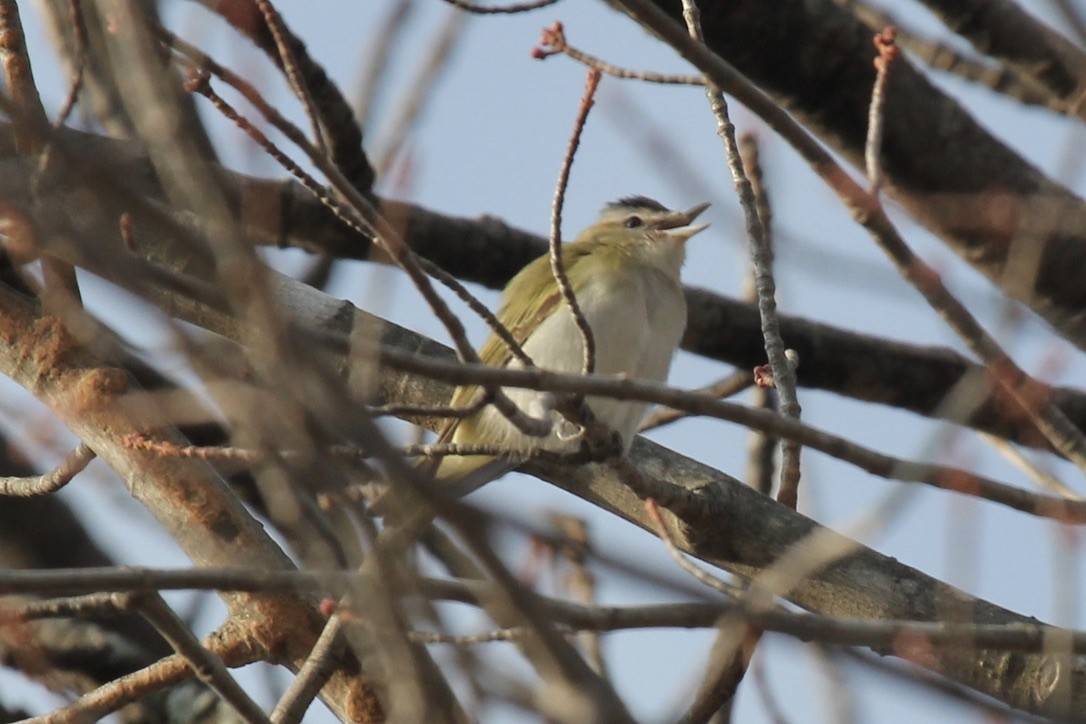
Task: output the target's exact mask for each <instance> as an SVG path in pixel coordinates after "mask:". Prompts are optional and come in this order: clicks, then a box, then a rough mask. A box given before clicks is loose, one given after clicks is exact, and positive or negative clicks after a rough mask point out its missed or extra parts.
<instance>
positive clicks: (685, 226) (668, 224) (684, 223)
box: [655, 203, 709, 242]
mask: <svg viewBox="0 0 1086 724" xmlns="http://www.w3.org/2000/svg"><path fill="white" fill-rule="evenodd" d="M707 208H709V204H708V203H705V204H698V205H697V206H694V207H692V208H689V209H687V210H686V211H672V212H671V213H670V214H668V215H667V216H665V217H663V218H662V219H658V220H657V221H656V223H655V226H656V228H658V229H660V230H661V231H665V232H667V235H668V236H669V237H671V238H672V239H675V240H676V241H680V242H685V241H686V240H687V239H689V238H690V237H691V236H693V235H694V234H697V233H698V232H699V231H704V230H705V229H706V228H708V226H709V225H708V224H698V225H697V226H691V225H690V222H692V221H693V220H694V219H696V218H698V216H700V215H701V212H703V211H705V210H706V209H707Z"/></svg>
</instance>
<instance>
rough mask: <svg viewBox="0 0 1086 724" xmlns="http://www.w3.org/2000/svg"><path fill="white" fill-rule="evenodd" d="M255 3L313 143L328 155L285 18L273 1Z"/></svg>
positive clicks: (256, 0) (257, 0)
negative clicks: (299, 105)
mask: <svg viewBox="0 0 1086 724" xmlns="http://www.w3.org/2000/svg"><path fill="white" fill-rule="evenodd" d="M255 2H256V6H257V8H259V10H260V12H261V14H263V16H264V23H265V24H266V25H267V26H268V31H269V32H270V33H271V36H272V38H273V39H274V41H275V47H276V49H277V50H278V51H279V60H280V62H281V63H282V64H283V70H284V72H285V73H286V75H287V82H288V83H289V84H290V87H291V90H293V91H294V94H295V95H296V96H297V97H298V100H300V101H301V102H302V109H303V110H304V111H305V115H306V117H307V118H309V123H310V126H311V128H312V130H313V142H314V143H315V144H316V146H317V148H318V149H320V151H321V153H322V154H327V153H328V144H327V143H326V142H325V140H324V131H323V130H322V129H321V122H320V114H319V113H318V112H317V109H316V106H315V104H314V103H313V96H312V95H310V93H309V84H307V83H306V82H305V78H304V77H303V76H302V72H301V70H300V69H299V68H298V61H297V59H296V58H295V57H294V53H293V51H292V50H291V49H290V44H289V43H288V42H287V32H286V26H285V25H284V24H283V17H282V16H281V15H280V14H279V11H278V10H276V9H275V7H274V6H273V5H272V4H271V0H255Z"/></svg>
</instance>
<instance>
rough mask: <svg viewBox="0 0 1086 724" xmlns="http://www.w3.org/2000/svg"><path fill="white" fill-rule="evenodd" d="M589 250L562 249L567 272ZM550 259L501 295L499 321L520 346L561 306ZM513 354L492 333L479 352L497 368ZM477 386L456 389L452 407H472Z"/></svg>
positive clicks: (523, 272)
mask: <svg viewBox="0 0 1086 724" xmlns="http://www.w3.org/2000/svg"><path fill="white" fill-rule="evenodd" d="M586 254H587V249H586V248H585V246H584V245H583V244H580V243H577V242H574V243H572V244H567V245H566V246H565V247H563V248H562V261H563V262H564V264H565V267H566V270H567V271H569V270H570V269H572V268H573V267H574V266H575V265H576V264H577V263H578V261H580V260H581V259H583V258H584V256H585V255H586ZM539 267H545V268H546V269H545V271H546V273H542V274H541V273H540V271H541V270H540V269H539ZM549 267H550V256H549V255H547V254H544V255H543V256H541V257H539V258H538V259H536V260H535V261H533V262H531V263H530V264H528V266H526V267H524V268H523V269H521V271H520V273H518V274H517V275H516V276H515V277H513V279H512V280H510V282H509V284H507V285H506V287H505V291H504V292H503V293H502V301H501V305H500V306H499V307H498V314H497V316H498V320H499V321H500V322H501V323H502V324H504V325H505V327H506V329H508V330H509V332H510V334H512V336H513V339H515V340H516V341H517V344H524V342H525V341H527V339H528V335H529V334H530V333H531V330H533V329H535V328H536V327H537V326H538V324H539V321H540V320H542V319H543V318H545V317H546V316H547V315H549V314H551V313H552V312H553V311H554V309H555V307H556V306H557V305H559V304H561V303H562V295H561V292H559V291H558V286H557V285H556V284H555V283H554V277H553V276H552V275H551V273H550V270H549ZM510 299H531V300H538V301H536V302H535V303H530V304H521V305H519V306H520V309H519V311H516V310H513V309H511V308H510V304H509V300H510ZM512 356H513V353H512V352H511V351H510V350H509V347H508V345H506V344H505V342H504V341H502V339H501V338H500V337H499V336H498V335H496V334H494V333H493V332H492V333H491V334H490V336H489V337H487V339H486V342H484V343H483V346H482V347H481V348H480V349H479V358H480V359H482V361H483V362H484V363H485V364H488V365H492V366H494V367H504V366H505V365H506V364H508V363H509V360H510V359H511V358H512ZM476 389H477V386H475V385H465V386H461V387H457V388H456V392H454V393H453V396H452V400H451V401H450V402H449V404H450V405H451V406H453V407H463V406H465V405H468V404H470V403H471V400H472V397H473V396H474V395H475V391H476ZM457 422H459V421H458V420H452V421H451V424H450V425H449V426H448V427H447V428H446V429H445V430H444V431H443V432H442V434H441V437H440V439H441V440H442V441H447V440H448V438H449V436H450V435H451V434H452V431H453V430H454V429H455V428H456V424H457Z"/></svg>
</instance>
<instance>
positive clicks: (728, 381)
mask: <svg viewBox="0 0 1086 724" xmlns="http://www.w3.org/2000/svg"><path fill="white" fill-rule="evenodd" d="M753 384H754V375H752V374H751V373H750V372H748V371H746V370H736V371H735V372H733V373H731V374H730V375H728V376H727V377H725V378H723V379H721V380H717V381H716V382H714V383H712V384H710V385H706V386H705V387H699V388H697V389H696V390H691V391H690V392H691V393H693V394H699V395H705V396H706V397H711V398H713V399H716V400H720V399H724V398H727V397H731V396H732V395H735V394H738V393H740V392H742V391H743V390H745V389H747V388H748V387H750V386H751V385H753ZM686 417H690V413H688V412H684V411H682V410H676V409H673V408H668V407H664V408H661V409H659V410H657V411H656V412H654V413H653V414H651V415H649V417H648V418H646V419H645V421H644V422H643V423H641V427H640V428H638V430H637V432H638V433H645V432H648V431H649V430H655V429H656V428H658V427H663V426H664V425H668V424H670V423H672V422H675V421H676V420H681V419H683V418H686Z"/></svg>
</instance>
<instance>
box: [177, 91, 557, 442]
mask: <svg viewBox="0 0 1086 724" xmlns="http://www.w3.org/2000/svg"><path fill="white" fill-rule="evenodd" d="M187 87H188V88H189V90H191V91H192V92H196V93H200V94H201V95H203V96H205V97H206V98H208V100H210V101H211V102H212V104H213V105H214V106H215V108H216V109H217V110H219V111H220V112H221V113H223V114H224V115H225V116H227V117H228V118H230V119H231V120H233V121H234V122H235V123H236V124H237V125H238V127H239V128H241V129H242V130H244V131H246V133H248V134H249V135H250V137H252V138H254V139H258V143H261V145H262V147H263V148H265V149H266V150H268V151H269V153H271V154H272V156H273V158H275V159H276V160H277V161H279V162H280V163H281V164H282V165H284V167H286V168H288V169H290V170H291V172H292V173H295V174H299V176H298V177H299V178H300V179H302V178H307V179H309V180H310V182H311V183H312V184H313V185H312V186H310V184H308V183H306V187H307V188H309V189H310V190H311V191H313V193H314V194H316V195H317V197H318V198H319V199H320V200H321V201H322V202H324V203H327V204H329V206H330V208H332V209H333V210H334V211H337V215H339V214H340V213H342V214H344V215H345V216H344V217H342V218H344V219H345V220H346V221H347V223H349V224H350V225H351V226H354V227H355V228H357V229H359V230H361V231H363V232H364V233H366V232H368V234H370V235H372V236H373V238H375V239H376V240H377V241H378V243H380V244H381V246H382V248H383V249H384V250H385V252H386V253H387V254H388V255H389V257H390V258H391V259H393V260H394V261H395V262H396V263H397V265H398V266H399V267H400V268H401V269H403V270H404V271H405V272H407V275H408V277H410V278H411V280H412V282H413V283H414V285H415V287H416V288H417V289H418V290H419V292H420V293H421V294H422V296H423V299H425V300H426V302H427V304H429V306H430V309H431V311H433V313H434V316H436V317H437V318H438V320H439V321H440V322H441V323H442V325H443V326H444V327H445V329H446V331H448V333H449V336H450V338H451V339H452V341H453V343H454V345H455V347H456V349H457V354H458V355H459V356H460V358H461V359H462V360H464V361H470V362H476V363H478V362H481V360H480V359H479V355H478V353H477V352H476V351H475V349H474V348H473V347H472V345H471V343H470V342H469V341H468V339H467V335H466V332H465V330H464V325H463V323H462V322H461V321H460V320H459V318H457V317H456V315H455V314H453V312H452V310H451V309H450V308H449V306H448V304H446V303H445V301H444V300H443V299H442V298H441V297H440V296H439V295H438V294H437V292H436V291H435V290H434V287H433V285H432V284H431V283H430V281H429V278H428V277H427V276H426V273H425V272H424V271H423V270H422V268H421V267H420V266H419V264H418V262H417V256H416V255H415V254H414V252H412V251H411V250H410V249H409V248H408V247H407V246H406V244H405V243H404V241H403V239H402V238H400V236H399V234H397V233H396V231H395V229H393V228H392V227H391V226H390V225H389V224H388V223H387V221H386V220H385V219H384V218H383V217H382V216H381V215H380V214H379V213H378V212H377V210H376V209H374V208H373V206H372V205H371V204H370V203H369V201H367V200H366V199H365V198H364V197H363V196H362V195H361V193H359V191H358V190H357V189H356V188H354V186H353V185H352V184H351V183H350V181H348V180H347V179H346V178H345V177H344V176H343V175H342V174H341V173H340V172H339V170H338V169H337V168H336V167H335V166H334V165H333V164H331V163H330V162H329V161H328V159H327V158H326V157H325V156H324V155H322V154H321V153H320V152H319V151H318V150H317V149H315V148H314V147H313V146H312V145H311V144H309V143H308V142H307V141H306V140H305V139H304V138H303V139H297V140H295V143H297V144H298V145H299V148H301V149H302V150H303V151H304V152H305V153H306V155H307V156H308V157H309V159H310V160H311V161H312V162H313V163H314V164H315V165H316V166H317V167H318V168H319V169H320V170H321V172H322V173H323V174H324V175H325V176H326V177H327V178H328V179H329V181H330V182H331V183H332V185H333V187H334V189H335V190H336V191H337V192H338V193H339V195H340V197H341V198H342V199H343V203H342V204H341V203H338V202H337V203H331V200H332V197H331V196H330V195H329V194H328V192H327V190H326V189H325V188H324V187H323V186H321V185H320V184H317V183H316V182H315V181H313V180H312V178H311V177H309V176H308V174H305V172H304V171H302V169H301V168H300V167H299V166H298V164H296V163H294V162H293V161H292V160H291V159H289V158H288V157H287V156H286V155H285V154H283V153H282V152H280V151H278V149H277V148H275V146H274V144H272V143H271V142H270V141H269V140H268V139H267V137H266V136H264V134H263V133H261V132H260V131H259V129H257V128H256V127H255V126H253V125H252V124H251V123H250V122H249V121H248V120H246V119H245V118H244V117H243V116H242V115H241V114H239V113H238V112H237V111H236V110H235V109H234V108H233V107H232V106H231V105H230V104H229V103H227V102H226V101H225V100H224V99H223V98H222V97H220V96H219V95H218V94H216V93H215V92H214V91H213V90H212V89H211V87H210V83H209V77H208V75H207V72H206V71H204V72H203V73H200V74H197V75H196V76H195V77H194V78H193V79H192V80H191V81H190V83H189V84H188V86H187ZM292 140H294V139H292ZM303 183H305V182H304V181H303ZM487 392H488V394H490V395H491V396H492V397H493V400H492V404H493V405H494V407H495V408H496V409H497V410H498V412H500V413H501V414H502V415H503V416H504V417H505V418H506V419H508V420H509V422H510V423H511V424H512V425H513V426H514V427H516V428H517V429H518V430H520V431H521V432H523V433H524V434H526V435H530V436H533V437H543V436H546V435H547V434H548V433H549V432H550V430H551V422H550V420H544V419H537V418H533V417H530V416H528V415H527V414H525V413H524V412H523V411H522V410H520V409H519V408H518V407H517V406H516V404H515V403H513V401H512V400H510V399H509V397H508V396H507V395H505V393H503V392H502V391H501V390H500V389H493V390H487Z"/></svg>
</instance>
